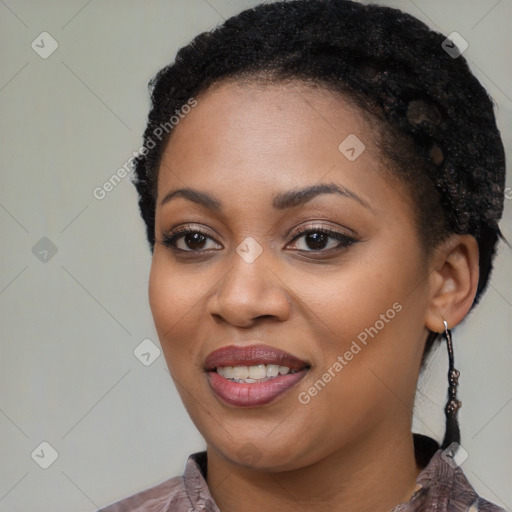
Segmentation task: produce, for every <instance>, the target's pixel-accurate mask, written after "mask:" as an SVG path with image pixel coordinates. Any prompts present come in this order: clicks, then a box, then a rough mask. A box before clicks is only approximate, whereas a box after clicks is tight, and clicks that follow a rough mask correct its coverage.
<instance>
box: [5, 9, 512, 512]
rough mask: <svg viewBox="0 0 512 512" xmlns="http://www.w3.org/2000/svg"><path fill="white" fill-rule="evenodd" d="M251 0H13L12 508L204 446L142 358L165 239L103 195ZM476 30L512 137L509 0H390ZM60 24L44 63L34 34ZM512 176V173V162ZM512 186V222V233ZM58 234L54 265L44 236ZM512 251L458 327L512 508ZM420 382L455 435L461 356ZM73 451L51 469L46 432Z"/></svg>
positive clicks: (417, 423)
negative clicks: (454, 398)
mask: <svg viewBox="0 0 512 512" xmlns="http://www.w3.org/2000/svg"><path fill="white" fill-rule="evenodd" d="M256 3H258V2H256V1H251V0H208V1H207V0H186V1H185V0H151V1H146V2H144V1H142V0H125V1H121V0H90V1H86V0H72V1H64V0H51V1H44V2H41V1H36V0H32V1H29V0H0V52H1V53H0V56H1V67H0V109H1V116H0V127H1V128H0V129H1V139H0V141H1V151H0V166H1V174H0V237H1V269H0V314H1V319H0V322H1V324H0V325H1V326H2V327H1V328H2V338H1V351H0V511H1V512H13V511H23V512H27V511H34V512H43V511H51V512H74V511H77V512H80V511H84V512H85V511H93V510H95V509H96V508H97V507H99V506H104V505H106V504H108V503H110V502H112V501H115V500H117V499H119V498H121V497H124V496H126V495H128V494H131V493H133V492H135V491H138V490H141V489H143V488H146V487H149V486H151V485H155V484H157V483H159V482H161V481H163V480H165V479H167V478H169V477H171V476H175V475H177V474H181V472H182V470H183V466H184V463H185V461H186V457H187V455H188V454H190V453H192V452H194V451H197V450H200V449H202V448H203V442H202V439H201V437H200V435H199V434H198V433H197V432H196V430H195V428H194V426H193V425H192V423H191V421H190V420H189V419H188V416H187V414H186V413H185V411H184V408H183V406H182V405H181V402H180V400H179V398H178V395H177V393H176V391H175V389H174V387H173V384H172V381H171V379H170V376H169V374H168V372H167V369H166V365H165V362H164V359H163V356H160V357H159V358H157V359H156V360H155V361H154V362H153V364H152V365H151V366H147V367H146V366H144V365H143V364H141V362H140V361H139V360H138V359H136V358H135V357H134V354H133V350H134V348H135V347H136V346H137V345H138V344H139V343H140V342H141V341H142V340H143V339H146V338H149V339H151V340H153V341H154V342H155V343H157V344H158V341H157V337H156V333H155V330H154V326H153V323H152V318H151V313H150V310H149V306H148V303H147V279H148V271H149V266H150V252H149V249H148V247H147V244H146V242H145V232H144V226H143V223H142V221H141V220H140V218H139V214H138V208H137V205H136V194H135V189H134V187H133V186H132V184H131V183H130V180H129V177H127V178H125V179H124V180H123V182H122V183H120V184H119V185H118V186H117V187H116V188H115V189H114V190H113V191H111V192H110V193H109V194H108V195H107V196H106V197H105V199H103V200H101V201H100V200H97V199H95V198H94V197H93V193H92V191H93V189H94V188H95V187H97V186H101V185H102V184H103V183H104V182H105V181H106V180H107V179H108V178H109V177H110V176H111V175H112V174H113V173H115V172H116V170H117V169H118V168H119V167H121V166H122V165H123V164H124V163H125V162H126V161H127V160H128V158H129V157H130V156H131V154H132V152H133V151H136V150H138V148H139V147H140V145H141V141H142V139H141V136H142V132H143V129H144V126H145V120H146V115H147V111H148V94H147V89H146V84H147V82H148V80H149V79H150V78H151V77H152V76H153V75H154V74H155V73H156V72H157V71H158V70H159V69H160V68H161V67H162V66H164V65H166V64H167V63H168V62H170V61H171V59H172V58H173V57H174V55H175V52H176V51H177V49H178V48H179V47H181V46H182V45H184V44H185V43H187V42H188V41H189V40H190V39H191V38H192V37H193V36H194V35H196V34H197V33H199V32H202V31H204V30H207V29H211V28H213V27H214V26H215V25H216V24H218V23H219V22H221V21H222V20H223V18H226V17H228V16H230V15H232V14H235V13H236V12H238V11H240V10H242V9H243V8H246V7H249V6H252V5H255V4H256ZM382 3H385V4H387V5H392V6H396V7H400V8H402V9H404V10H406V11H409V12H411V13H412V14H414V15H415V16H417V17H418V18H420V19H421V20H423V21H425V22H426V23H428V24H429V25H430V26H432V27H437V28H438V29H439V30H441V31H443V32H444V33H446V34H448V33H451V32H452V31H457V32H459V33H460V34H462V36H463V37H464V38H465V39H466V40H467V41H468V42H469V48H468V50H467V51H466V52H465V54H464V55H465V57H466V58H467V59H468V60H469V62H470V64H471V66H472V69H473V70H474V71H475V73H476V75H477V76H478V77H479V78H480V80H481V81H482V83H483V84H484V85H485V86H486V87H487V88H488V90H489V92H490V93H491V95H492V96H493V98H494V100H495V102H496V104H497V115H498V120H499V125H500V127H501V130H502V134H503V138H504V141H505V144H506V146H507V148H508V158H509V160H510V156H511V155H510V148H511V147H512V89H511V87H510V84H511V83H512V65H511V61H512V44H511V35H510V19H512V1H511V0H500V1H498V0H489V1H475V0H473V1H468V0H456V1H453V0H452V1H449V2H447V1H440V0H439V1H435V0H429V1H422V2H421V3H420V1H419V0H416V1H415V2H413V1H411V0H395V1H392V2H382ZM43 31H47V32H49V33H50V34H51V35H52V37H53V38H55V40H56V41H57V42H58V44H59V47H58V49H57V50H56V51H55V53H53V54H52V55H51V56H50V57H49V58H47V59H42V58H41V57H40V56H39V55H38V54H37V53H36V52H35V51H34V50H33V49H32V48H31V43H32V41H34V40H35V39H36V38H37V36H39V34H41V32H43ZM507 184H508V186H509V187H510V186H512V179H511V175H510V171H509V178H508V180H507ZM511 196H512V190H510V189H509V192H508V197H509V199H508V200H507V201H506V211H505V217H504V220H503V221H502V224H501V226H502V230H503V232H504V234H505V236H506V237H507V238H508V239H509V240H511V241H512V199H511ZM42 237H48V238H49V239H50V240H51V241H52V242H53V244H55V246H56V247H57V253H56V254H55V255H54V256H53V257H51V258H50V257H49V256H50V255H49V256H48V261H46V262H43V261H40V260H39V259H38V258H37V257H36V256H35V255H34V254H33V252H32V247H33V246H34V245H35V244H36V243H37V242H38V241H39V240H40V239H41V238H42ZM511 253H512V251H511V249H509V248H507V247H506V246H504V245H503V244H501V245H500V251H499V256H498V259H497V262H496V270H495V272H494V275H493V279H492V283H491V286H490V288H489V289H488V291H487V293H486V295H485V296H484V298H483V299H482V302H481V304H480V306H479V307H478V308H477V309H476V311H475V312H474V313H473V314H472V315H471V316H470V317H469V318H468V319H467V321H466V322H465V323H464V324H463V325H462V326H461V328H460V329H457V330H456V332H455V351H456V352H455V355H456V364H457V367H458V368H459V369H460V370H461V372H462V375H461V384H460V393H459V396H460V398H461V399H462V401H463V403H464V406H463V408H462V409H461V412H460V420H461V424H462V429H463V431H462V434H463V447H464V448H465V450H467V452H468V453H469V457H468V459H467V460H466V461H465V462H464V464H463V469H464V470H465V472H466V474H467V476H468V478H469V479H470V481H471V482H472V484H473V485H474V486H475V487H476V489H477V490H478V491H479V492H480V493H481V494H482V495H484V496H485V497H487V498H489V499H490V500H492V501H495V502H497V503H498V504H500V505H501V506H503V507H505V508H507V509H508V510H512V488H511V486H510V483H511V482H512V440H511V435H510V432H511V426H512V380H511V378H510V375H511V370H512V367H511V366H512V363H511V359H512V357H511V355H512V353H511V350H512V349H511V347H512V344H511V343H510V337H511V336H510V332H511V329H512V322H511V318H512V286H511V277H510V271H511V268H512V254H511ZM446 359H447V357H446V352H445V350H442V351H438V352H436V353H435V354H434V356H433V358H432V360H431V363H430V365H429V367H428V368H427V371H426V372H425V373H424V375H423V376H422V378H421V383H420V389H419V393H418V400H417V410H416V416H415V420H414V427H415V430H416V431H421V432H424V433H427V434H429V435H431V436H434V437H436V438H437V439H438V440H440V438H441V436H442V434H443V405H444V402H445V393H446V384H445V383H446V377H445V372H446V368H447V361H446ZM42 441H47V442H49V443H50V444H51V445H52V446H53V447H54V448H55V450H56V451H57V452H58V458H57V460H56V461H55V462H54V463H53V464H52V465H51V466H50V467H49V468H48V469H46V470H45V469H42V468H41V467H39V466H38V465H37V464H36V462H34V460H33V459H32V458H31V453H32V452H33V450H34V449H35V448H36V447H37V446H38V445H39V444H40V443H41V442H42Z"/></svg>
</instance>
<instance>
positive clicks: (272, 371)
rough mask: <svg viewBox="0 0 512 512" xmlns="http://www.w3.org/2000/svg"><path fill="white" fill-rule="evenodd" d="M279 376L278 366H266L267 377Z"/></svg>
mask: <svg viewBox="0 0 512 512" xmlns="http://www.w3.org/2000/svg"><path fill="white" fill-rule="evenodd" d="M278 375H279V365H278V364H267V377H277V376H278Z"/></svg>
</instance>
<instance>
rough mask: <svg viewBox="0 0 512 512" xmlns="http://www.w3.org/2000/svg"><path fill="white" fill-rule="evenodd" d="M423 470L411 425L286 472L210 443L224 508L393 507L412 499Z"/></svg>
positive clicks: (367, 510) (211, 472)
mask: <svg viewBox="0 0 512 512" xmlns="http://www.w3.org/2000/svg"><path fill="white" fill-rule="evenodd" d="M420 471H421V468H419V467H418V466H417V465H416V461H415V456H414V445H413V438H412V434H411V433H410V431H409V432H407V433H406V435H404V434H403V433H402V435H401V436H400V437H398V436H395V437H391V438H390V437H387V439H377V438H373V439H372V442H368V440H366V441H365V444H364V446H363V447H361V445H358V446H349V447H344V448H343V449H342V450H340V451H338V452H335V453H333V454H331V455H330V456H328V457H325V458H323V459H321V460H319V461H318V462H315V463H314V464H311V465H309V466H307V467H301V468H299V469H295V470H291V471H282V472H270V471H264V470H254V469H249V468H243V467H240V466H239V465H237V464H235V463H231V462H230V461H227V460H226V459H225V458H223V457H222V456H220V454H218V452H216V451H215V450H213V449H211V448H208V487H209V489H210V492H211V494H212V496H213V498H214V500H215V502H216V504H217V506H218V508H219V510H221V511H222V512H235V511H237V512H238V511H240V510H244V511H245V512H256V511H257V512H260V511H261V510H265V509H268V508H269V507H268V505H269V503H271V504H272V507H271V508H272V509H273V510H281V511H294V512H295V511H296V510H297V509H300V510H302V509H303V510H308V511H313V512H316V511H322V512H325V510H339V511H353V510H357V511H358V512H389V511H390V510H392V509H393V508H394V507H395V506H396V505H398V504H399V503H405V502H407V501H409V499H410V497H411V494H412V493H413V491H414V488H415V480H416V478H417V476H418V474H419V472H420Z"/></svg>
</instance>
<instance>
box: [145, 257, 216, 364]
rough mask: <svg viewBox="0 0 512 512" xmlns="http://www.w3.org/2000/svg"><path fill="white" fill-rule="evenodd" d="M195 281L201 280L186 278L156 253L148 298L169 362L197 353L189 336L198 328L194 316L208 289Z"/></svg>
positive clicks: (152, 265)
mask: <svg viewBox="0 0 512 512" xmlns="http://www.w3.org/2000/svg"><path fill="white" fill-rule="evenodd" d="M196 281H198V280H192V279H189V278H185V277H184V276H183V274H182V273H181V272H180V271H179V269H177V267H176V266H175V265H172V264H171V263H170V262H169V261H166V258H165V256H161V255H160V254H157V253H156V250H155V254H154V256H153V261H152V264H151V271H150V276H149V287H148V296H149V304H150V307H151V312H152V315H153V320H154V323H155V327H156V330H157V332H158V336H159V338H160V342H161V345H162V349H163V350H164V355H165V357H166V359H167V361H168V363H170V361H171V360H174V359H175V357H176V356H178V355H179V357H186V356H187V355H190V353H191V352H192V351H193V350H194V344H193V343H191V341H193V340H191V339H190V337H191V336H192V335H193V332H194V329H195V328H197V325H198V322H197V318H196V317H195V316H196V311H197V309H198V307H199V305H200V302H201V301H200V298H201V296H202V295H204V294H205V293H207V288H206V287H205V289H203V288H202V287H201V286H200V284H199V282H196ZM187 340H189V342H188V343H186V341H187Z"/></svg>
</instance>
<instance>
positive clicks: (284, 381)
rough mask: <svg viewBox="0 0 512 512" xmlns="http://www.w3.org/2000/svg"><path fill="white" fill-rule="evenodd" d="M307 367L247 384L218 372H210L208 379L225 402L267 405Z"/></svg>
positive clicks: (304, 372)
mask: <svg viewBox="0 0 512 512" xmlns="http://www.w3.org/2000/svg"><path fill="white" fill-rule="evenodd" d="M307 371H308V370H307V368H305V369H304V370H300V371H298V372H296V373H288V374H287V375H279V376H278V377H274V378H273V379H270V380H267V381H265V382H259V383H256V382H254V383H252V384H247V383H243V382H233V381H232V380H228V379H225V378H224V377H222V376H221V375H219V374H218V373H217V372H214V371H210V372H208V381H209V383H210V387H211V388H212V389H213V391H214V392H215V393H216V394H217V395H218V396H219V397H220V398H222V400H224V402H227V403H228V404H229V405H234V406H236V407H255V406H258V405H266V404H268V403H270V402H272V401H273V400H274V399H275V398H277V397H278V396H281V395H282V394H283V393H285V392H286V391H288V390H289V389H290V388H291V387H292V386H294V385H295V384H296V383H297V382H299V381H300V380H301V379H302V378H303V377H304V376H305V375H306V373H307Z"/></svg>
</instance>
